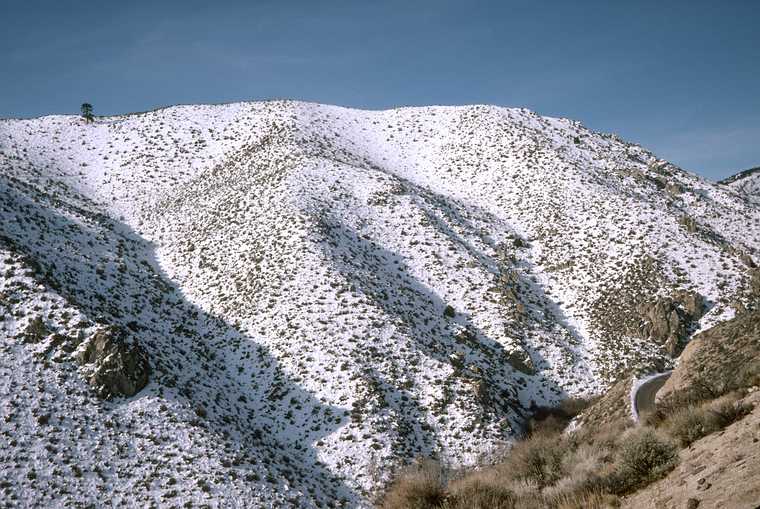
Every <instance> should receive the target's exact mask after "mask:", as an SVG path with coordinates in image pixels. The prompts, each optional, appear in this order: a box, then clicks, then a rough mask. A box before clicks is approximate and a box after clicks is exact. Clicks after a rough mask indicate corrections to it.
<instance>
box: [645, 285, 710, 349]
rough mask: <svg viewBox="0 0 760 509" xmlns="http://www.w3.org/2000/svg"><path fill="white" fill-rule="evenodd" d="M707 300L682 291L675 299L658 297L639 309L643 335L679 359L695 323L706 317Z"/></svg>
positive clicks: (677, 293) (674, 296)
mask: <svg viewBox="0 0 760 509" xmlns="http://www.w3.org/2000/svg"><path fill="white" fill-rule="evenodd" d="M704 307H705V303H704V299H703V298H702V296H701V295H699V294H698V293H695V292H690V291H686V290H681V291H678V292H676V293H674V294H673V295H672V296H671V297H658V298H657V299H655V300H654V301H651V302H644V303H641V304H639V305H638V307H637V312H638V313H639V315H640V316H641V319H642V320H641V323H640V325H639V334H640V336H641V337H643V338H647V339H651V340H653V341H655V342H656V343H658V344H660V345H663V347H664V348H665V350H666V351H667V352H668V354H669V355H671V356H673V357H675V356H676V355H678V354H679V353H680V351H681V349H682V348H683V344H684V342H685V341H686V339H687V337H688V334H689V329H690V328H691V326H692V323H693V322H694V321H696V320H699V319H700V318H701V317H702V315H703V313H704Z"/></svg>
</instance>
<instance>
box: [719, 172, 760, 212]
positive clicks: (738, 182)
mask: <svg viewBox="0 0 760 509" xmlns="http://www.w3.org/2000/svg"><path fill="white" fill-rule="evenodd" d="M720 183H721V184H725V185H727V186H729V187H731V188H732V189H735V190H736V191H738V192H740V193H743V194H744V195H745V196H747V197H748V198H749V199H750V200H751V201H753V202H755V203H760V166H759V167H757V168H750V169H749V170H744V171H740V172H739V173H737V174H736V175H732V176H730V177H728V178H727V179H724V180H721V181H720Z"/></svg>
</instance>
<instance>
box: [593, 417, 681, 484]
mask: <svg viewBox="0 0 760 509" xmlns="http://www.w3.org/2000/svg"><path fill="white" fill-rule="evenodd" d="M677 463H678V448H677V447H676V445H675V444H673V443H672V442H670V441H669V440H667V439H666V438H664V437H662V436H661V435H660V434H658V433H657V432H656V431H654V430H653V429H651V428H639V429H636V430H632V431H631V432H630V433H628V434H627V436H624V437H623V438H622V439H621V444H620V448H619V450H618V453H617V461H616V466H615V470H614V472H613V473H612V474H611V475H610V476H608V477H607V478H606V479H605V483H606V484H607V488H608V490H609V491H610V492H612V493H615V494H618V495H622V494H626V493H630V492H632V491H635V490H636V489H638V488H641V487H643V486H646V485H647V484H649V483H651V482H653V481H656V480H657V479H659V478H661V477H663V476H664V475H665V474H667V473H668V472H669V471H670V470H672V469H673V468H674V467H675V466H676V464H677Z"/></svg>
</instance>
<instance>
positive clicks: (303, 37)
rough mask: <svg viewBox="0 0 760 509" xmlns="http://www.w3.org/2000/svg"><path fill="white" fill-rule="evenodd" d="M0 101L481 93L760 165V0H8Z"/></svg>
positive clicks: (726, 163) (21, 111) (683, 160)
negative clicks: (543, 0)
mask: <svg viewBox="0 0 760 509" xmlns="http://www.w3.org/2000/svg"><path fill="white" fill-rule="evenodd" d="M0 66H1V67H0V117H29V116H38V115H44V114H49V113H76V112H78V109H79V105H80V104H81V103H82V102H84V101H88V102H91V103H92V104H93V105H94V107H95V113H96V114H111V113H126V112H131V111H144V110H148V109H152V108H155V107H158V106H165V105H170V104H176V103H216V102H227V101H238V100H251V99H269V98H292V99H303V100H309V101H318V102H324V103H332V104H340V105H346V106H354V107H362V108H388V107H394V106H402V105H427V104H468V103H488V104H498V105H503V106H515V107H527V108H530V109H532V110H535V111H537V112H538V113H541V114H543V115H552V116H564V117H570V118H573V119H577V120H580V121H581V122H583V123H585V124H586V125H587V126H589V127H591V128H592V129H596V130H600V131H606V132H615V133H618V134H620V135H621V136H622V137H623V138H625V139H628V140H630V141H633V142H636V143H641V144H642V145H644V146H645V147H647V148H649V149H651V150H653V151H654V152H655V153H657V154H658V155H660V156H661V157H664V158H666V159H668V160H670V161H672V162H674V163H676V164H678V165H680V166H682V167H683V168H685V169H688V170H691V171H695V172H697V173H701V174H703V175H705V176H707V177H710V178H721V177H725V176H727V175H729V174H731V173H734V172H735V171H738V170H740V169H744V168H748V167H751V166H758V165H760V0H747V1H740V0H735V1H730V0H723V1H719V0H713V1H701V0H693V1H676V0H660V1H656V2H655V1H652V2H648V1H641V2H634V1H628V2H623V1H617V0H604V1H581V0H579V1H575V2H571V1H545V2H542V1H536V0H533V1H508V0H503V1H492V2H488V1H477V0H470V1H464V0H462V1H446V0H430V1H423V0H421V1H414V0H406V1H359V0H356V1H325V0H321V1H320V0H312V1H295V0H292V1H289V0H279V1H254V0H250V1H223V0H220V1H212V0H208V1H202V2H201V1H195V0H182V1H179V0H178V1H160V0H154V1H152V2H148V1H140V0H131V1H123V2H121V1H116V0H114V1H109V0H105V1H99V2H94V1H77V0H68V1H61V0H56V1H36V0H0Z"/></svg>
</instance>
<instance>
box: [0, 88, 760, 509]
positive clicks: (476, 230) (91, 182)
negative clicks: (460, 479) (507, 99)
mask: <svg viewBox="0 0 760 509" xmlns="http://www.w3.org/2000/svg"><path fill="white" fill-rule="evenodd" d="M0 213H1V214H2V216H1V219H2V221H1V222H0V259H2V260H3V262H2V268H1V270H2V274H3V275H2V277H1V278H0V335H1V336H2V343H0V347H1V348H2V349H3V350H2V355H3V359H4V362H3V363H2V365H1V366H0V398H2V399H1V400H0V405H2V406H0V417H2V418H0V443H2V444H3V446H2V447H0V456H2V458H1V460H2V463H3V465H7V468H3V470H2V473H0V490H3V491H2V493H3V494H4V496H5V499H6V500H8V501H10V503H11V505H14V504H18V503H20V502H19V501H23V500H38V501H40V505H51V504H53V505H54V504H65V503H67V502H68V501H75V500H79V501H88V502H93V501H97V500H100V499H101V498H100V497H102V493H106V492H107V493H112V495H110V496H111V497H112V499H113V500H114V501H115V503H117V504H118V505H135V506H141V507H142V506H146V505H149V501H148V500H150V501H152V502H153V503H154V504H156V505H161V504H167V505H171V504H175V505H177V506H181V505H182V504H183V503H185V502H187V501H192V502H195V503H204V502H206V503H211V504H212V505H214V504H218V505H220V506H234V505H236V504H237V505H239V506H250V507H259V506H261V507H267V506H275V507H280V506H286V507H287V506H294V507H331V506H336V507H339V506H349V507H353V506H356V505H362V504H367V503H368V501H369V500H371V492H372V490H374V489H376V488H378V487H379V486H381V485H382V483H383V482H386V481H387V480H388V479H389V477H390V476H391V475H392V473H393V471H394V470H395V469H396V468H398V467H399V466H400V465H402V464H404V463H406V462H409V461H411V460H413V459H414V458H415V457H418V456H430V455H436V456H438V457H440V458H442V459H443V460H445V461H449V462H451V463H454V464H470V463H473V462H475V461H477V460H478V459H479V458H481V457H483V456H484V455H487V454H488V453H489V452H490V451H492V450H493V449H494V448H497V447H500V446H501V445H502V444H504V443H505V442H508V441H509V440H511V439H512V438H513V437H514V436H515V435H516V434H517V433H519V431H520V429H521V426H522V425H523V422H524V419H525V417H526V416H527V415H529V411H530V409H531V408H532V407H534V406H536V405H547V404H553V403H556V402H557V401H559V400H560V399H561V398H565V397H568V396H579V395H588V394H593V393H597V392H599V391H601V390H603V389H604V388H605V387H606V386H607V385H608V384H609V383H610V382H611V381H612V380H613V379H614V378H615V377H616V376H618V375H619V374H620V373H622V372H623V371H625V370H628V369H637V368H638V369H642V370H647V369H661V368H663V367H664V366H665V365H667V364H669V362H670V359H671V356H672V355H674V354H675V353H676V352H677V351H678V349H679V348H681V347H682V346H683V343H684V342H685V341H686V340H687V339H688V336H689V335H690V334H693V333H694V332H696V331H698V330H701V329H704V328H706V327H709V326H711V325H712V324H715V323H717V322H719V321H721V320H725V319H727V318H730V317H732V316H733V314H734V312H735V310H737V309H741V308H742V307H744V306H747V305H750V301H751V299H752V298H754V297H753V294H754V293H756V290H757V284H756V283H757V282H760V276H758V275H757V272H756V271H755V270H754V263H755V261H758V259H760V208H758V206H757V205H756V204H753V203H751V202H750V201H748V200H746V199H744V198H743V197H742V196H740V195H739V194H738V193H736V192H734V191H732V190H729V189H727V188H726V187H724V186H721V185H717V184H713V183H711V182H708V181H705V180H704V179H701V178H699V177H697V176H695V175H692V174H689V173H686V172H684V171H682V170H680V169H678V168H676V167H674V166H672V165H670V164H668V163H667V162H665V161H661V160H658V159H657V158H656V157H654V156H653V155H652V154H651V153H649V152H647V151H646V150H645V149H643V148H641V147H639V146H636V145H631V144H628V143H625V142H624V141H622V140H620V139H619V138H617V137H616V136H612V135H604V134H598V133H594V132H592V131H589V130H587V129H586V128H584V127H583V126H581V125H580V124H578V123H577V122H573V121H569V120H565V119H554V118H546V117H541V116H538V115H536V114H534V113H532V112H529V111H527V110H523V109H504V108H497V107H490V106H466V107H425V108H403V109H397V110H389V111H361V110H352V109H345V108H339V107H334V106H324V105H317V104H307V103H300V102H290V101H285V102H283V101H278V102H258V103H238V104H229V105H221V106H178V107H172V108H167V109H163V110H159V111H154V112H149V113H142V114H135V115H126V116H119V117H107V118H99V119H97V120H96V121H95V122H94V123H92V124H87V123H85V122H83V120H82V119H80V118H78V117H73V116H51V117H44V118H39V119H33V120H6V121H0ZM109 327H114V328H116V329H117V330H119V331H122V332H121V334H123V335H124V336H125V337H126V336H128V337H129V341H130V342H133V343H135V344H137V345H139V347H140V348H141V349H142V351H144V353H145V355H146V356H147V358H148V360H149V363H150V367H151V374H150V382H149V383H148V385H147V386H146V387H145V388H144V389H142V390H141V391H140V392H139V393H137V394H136V395H134V396H131V397H127V398H123V397H115V398H112V399H110V400H102V399H100V398H99V397H98V396H97V395H96V394H95V393H94V392H93V390H91V388H90V385H88V380H90V381H91V382H92V379H91V378H88V377H90V376H92V375H91V374H90V373H91V372H92V367H88V366H87V365H86V364H85V365H83V366H80V364H82V362H83V361H82V360H81V359H82V358H84V357H86V356H84V357H83V354H82V352H83V351H84V350H85V349H86V348H88V345H91V344H93V339H92V338H93V337H97V335H98V334H102V333H103V332H102V331H104V330H111V329H108V328H109ZM77 359H79V361H77ZM88 370H90V371H88Z"/></svg>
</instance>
